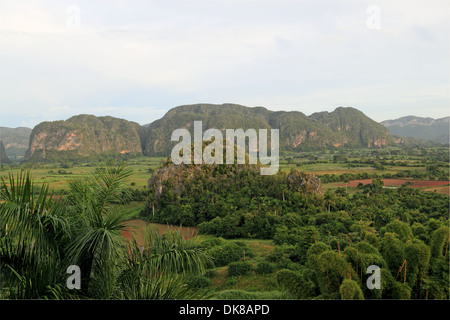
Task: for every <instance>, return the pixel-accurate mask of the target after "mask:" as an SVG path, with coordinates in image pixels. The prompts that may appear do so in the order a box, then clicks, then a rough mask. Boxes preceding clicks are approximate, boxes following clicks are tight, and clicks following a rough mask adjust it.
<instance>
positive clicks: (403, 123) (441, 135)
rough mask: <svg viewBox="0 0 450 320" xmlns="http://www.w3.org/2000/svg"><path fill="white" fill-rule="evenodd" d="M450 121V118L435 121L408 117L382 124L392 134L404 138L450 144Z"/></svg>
mask: <svg viewBox="0 0 450 320" xmlns="http://www.w3.org/2000/svg"><path fill="white" fill-rule="evenodd" d="M449 119H450V117H444V118H440V119H433V118H421V117H415V116H407V117H402V118H398V119H395V120H386V121H382V122H381V124H382V125H383V126H385V127H386V128H388V129H389V131H390V132H391V133H392V134H396V135H400V136H402V137H413V138H416V139H425V140H432V141H436V142H441V143H448V142H449Z"/></svg>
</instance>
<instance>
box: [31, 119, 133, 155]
mask: <svg viewBox="0 0 450 320" xmlns="http://www.w3.org/2000/svg"><path fill="white" fill-rule="evenodd" d="M141 133H142V128H141V126H140V125H139V124H138V123H135V122H131V121H127V120H123V119H118V118H114V117H109V116H106V117H96V116H93V115H85V114H83V115H78V116H74V117H72V118H70V119H68V120H66V121H52V122H48V121H47V122H42V123H40V124H38V125H37V126H36V127H34V129H33V131H32V132H31V135H30V143H29V148H28V151H27V153H26V155H25V160H32V161H42V160H64V159H74V158H99V157H108V156H111V155H119V154H122V155H140V154H142V147H141Z"/></svg>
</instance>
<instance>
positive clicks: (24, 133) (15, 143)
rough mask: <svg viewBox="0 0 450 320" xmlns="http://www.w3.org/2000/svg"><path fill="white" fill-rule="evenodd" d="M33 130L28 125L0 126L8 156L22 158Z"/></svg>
mask: <svg viewBox="0 0 450 320" xmlns="http://www.w3.org/2000/svg"><path fill="white" fill-rule="evenodd" d="M31 131H32V129H30V128H26V127H18V128H8V127H0V140H2V141H3V144H4V146H5V150H6V154H7V155H8V157H10V158H11V159H13V158H19V159H20V158H22V157H23V156H24V155H25V153H26V152H27V149H28V143H29V141H30V134H31Z"/></svg>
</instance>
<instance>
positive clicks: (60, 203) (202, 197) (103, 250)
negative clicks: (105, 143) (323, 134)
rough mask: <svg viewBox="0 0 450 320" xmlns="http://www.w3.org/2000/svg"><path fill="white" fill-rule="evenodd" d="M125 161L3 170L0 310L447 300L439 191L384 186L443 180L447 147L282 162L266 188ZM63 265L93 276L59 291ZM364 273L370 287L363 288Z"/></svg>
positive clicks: (241, 171) (234, 171)
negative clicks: (377, 284) (97, 304)
mask: <svg viewBox="0 0 450 320" xmlns="http://www.w3.org/2000/svg"><path fill="white" fill-rule="evenodd" d="M127 162H128V163H127V166H124V165H119V166H118V165H116V166H112V165H106V166H105V165H103V164H101V163H98V162H97V161H95V162H94V161H91V162H88V161H87V160H86V161H82V160H79V159H70V160H64V161H60V162H55V163H38V162H34V163H27V164H22V165H18V164H7V165H3V166H2V178H3V183H2V185H1V190H2V193H1V199H0V214H1V216H2V219H1V224H0V228H1V229H0V232H1V235H2V237H1V242H0V244H1V248H0V250H1V252H0V254H1V268H2V269H1V277H2V278H1V279H0V283H1V285H2V287H1V288H0V295H1V298H3V299H15V298H30V299H35V298H39V299H41V298H49V299H85V298H99V299H111V298H112V299H178V298H183V299H190V298H194V299H200V298H203V299H208V298H209V299H449V289H448V287H449V264H448V259H449V252H448V251H449V248H448V247H449V226H448V223H449V222H448V221H449V220H448V218H449V216H448V203H449V197H448V188H449V187H448V184H447V185H443V186H440V187H433V188H428V187H426V188H425V187H418V188H416V187H414V188H413V187H411V186H408V184H404V185H403V186H398V187H396V188H395V189H394V188H386V186H385V185H384V182H383V179H386V178H401V179H406V180H411V181H412V179H423V180H427V181H430V182H433V181H434V182H437V181H439V180H441V181H448V174H449V159H448V148H445V147H442V146H441V147H410V148H398V147H392V148H386V149H380V150H378V149H376V150H374V149H370V148H366V149H340V150H335V149H329V150H324V151H323V152H320V153H319V152H314V151H308V152H306V151H305V152H284V153H283V154H282V157H281V161H280V166H281V170H280V172H279V173H278V174H277V175H274V176H261V175H260V174H259V173H260V172H259V169H258V168H257V167H252V166H248V165H243V166H227V165H223V166H195V165H191V166H178V167H176V166H172V165H171V164H170V163H168V162H167V161H165V158H163V157H154V158H149V157H143V156H141V157H137V158H133V159H129V160H128V161H127ZM28 170H29V171H30V172H31V174H32V176H33V180H31V177H30V176H29V175H27V171H28ZM16 172H17V174H18V176H15V175H12V174H13V173H14V174H15V173H16ZM10 175H12V176H10ZM149 178H151V179H150V181H148V179H149ZM318 178H320V181H319V179H318ZM355 179H358V180H359V179H369V180H370V181H371V183H369V184H366V185H362V184H361V185H358V186H356V185H355V184H351V183H350V182H351V181H352V180H355ZM42 183H43V184H42ZM49 186H50V187H51V189H52V190H53V192H54V193H52V192H51V191H50V188H49ZM434 190H438V191H439V192H433V191H434ZM445 190H447V192H446V193H445V194H441V193H440V191H445ZM442 193H444V192H442ZM60 196H61V197H60ZM138 217H139V218H141V219H145V220H147V225H148V226H149V227H156V228H159V227H160V229H163V228H164V229H167V226H166V224H170V225H175V226H179V225H180V224H182V225H183V226H193V227H198V229H195V230H198V231H199V232H200V234H199V235H197V236H196V237H194V238H193V239H192V240H185V239H184V238H183V237H182V233H166V234H157V233H155V232H147V233H144V231H143V230H146V229H147V228H146V227H145V224H146V223H145V222H144V221H142V220H139V229H136V230H135V232H136V233H134V237H135V239H136V241H131V242H128V241H126V240H125V239H124V233H123V232H124V231H125V230H130V229H129V227H128V226H129V225H136V226H137V221H138V220H134V219H136V218H138ZM129 220H132V221H129ZM133 223H135V224H133ZM155 223H161V225H157V224H155ZM141 226H142V227H141ZM131 238H132V236H131V235H130V237H127V238H126V239H131ZM141 247H144V250H142V249H141ZM149 247H152V248H155V250H145V248H149ZM73 264H76V265H79V266H80V267H81V270H90V271H88V272H86V271H84V272H83V271H82V284H81V288H82V289H81V290H69V289H67V287H66V280H67V277H68V276H69V275H68V274H67V273H66V270H67V267H68V265H73ZM370 265H377V266H379V267H380V268H381V269H380V273H381V289H373V290H370V289H368V288H367V286H366V281H367V279H368V277H370V276H371V274H367V273H366V270H367V268H368V266H370ZM157 270H158V271H157ZM159 270H163V271H162V272H159ZM149 274H150V275H152V276H151V277H150V278H148V277H146V276H144V275H149Z"/></svg>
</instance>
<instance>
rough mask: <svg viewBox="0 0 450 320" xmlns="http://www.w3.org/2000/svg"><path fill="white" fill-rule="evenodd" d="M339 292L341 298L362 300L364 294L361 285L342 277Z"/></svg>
mask: <svg viewBox="0 0 450 320" xmlns="http://www.w3.org/2000/svg"><path fill="white" fill-rule="evenodd" d="M339 293H340V294H341V299H343V300H364V294H363V292H362V290H361V287H360V286H359V285H358V283H356V282H355V281H353V280H350V279H344V281H343V282H342V284H341V286H340V288H339Z"/></svg>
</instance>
